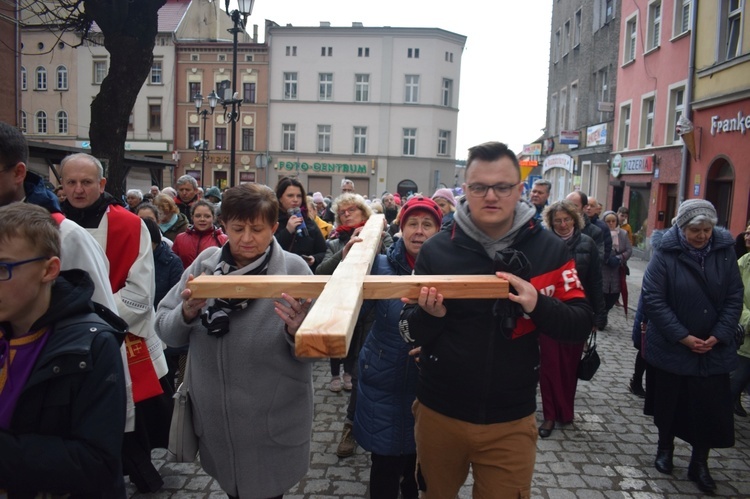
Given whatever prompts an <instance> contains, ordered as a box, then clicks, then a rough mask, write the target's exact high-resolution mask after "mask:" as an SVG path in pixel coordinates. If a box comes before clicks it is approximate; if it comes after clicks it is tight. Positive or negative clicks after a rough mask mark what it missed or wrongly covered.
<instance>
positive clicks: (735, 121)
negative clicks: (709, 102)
mask: <svg viewBox="0 0 750 499" xmlns="http://www.w3.org/2000/svg"><path fill="white" fill-rule="evenodd" d="M748 130H750V116H745V115H744V114H743V113H742V111H737V117H736V118H735V117H732V118H725V119H721V116H719V115H718V114H717V115H714V116H711V135H716V134H717V133H727V132H740V133H742V135H745V132H747V131H748Z"/></svg>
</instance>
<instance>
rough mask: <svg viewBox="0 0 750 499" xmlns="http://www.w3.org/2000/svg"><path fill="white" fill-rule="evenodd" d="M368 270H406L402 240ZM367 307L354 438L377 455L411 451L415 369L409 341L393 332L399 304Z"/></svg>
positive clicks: (390, 302)
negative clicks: (370, 310) (369, 321)
mask: <svg viewBox="0 0 750 499" xmlns="http://www.w3.org/2000/svg"><path fill="white" fill-rule="evenodd" d="M372 274H373V275H410V274H411V269H410V268H409V265H408V264H407V263H406V248H405V246H404V241H403V239H398V240H397V241H396V242H395V243H394V244H393V246H391V248H390V249H389V251H388V254H387V255H378V257H377V258H376V259H375V262H374V263H373V265H372ZM367 305H370V306H374V307H375V312H376V314H375V315H376V317H375V323H374V324H373V326H372V330H371V331H370V334H369V335H367V339H366V340H365V344H364V346H363V347H362V350H361V351H360V354H359V385H358V387H357V389H358V390H359V391H358V392H357V410H356V413H355V416H354V437H355V438H356V439H357V443H359V445H361V446H362V448H363V449H365V450H367V451H370V452H374V453H376V454H380V455H384V456H399V455H402V454H414V453H415V452H416V444H415V442H414V416H413V415H412V412H411V406H412V403H413V402H414V399H415V398H416V393H417V378H418V370H417V364H416V362H415V360H414V359H413V358H411V357H409V350H411V349H412V348H413V345H409V344H408V343H406V342H405V341H404V340H403V339H402V338H401V335H400V334H399V330H398V321H399V317H400V315H401V309H402V308H403V303H401V301H400V300H377V301H373V302H369V303H366V304H365V306H367ZM364 308H365V307H363V309H364Z"/></svg>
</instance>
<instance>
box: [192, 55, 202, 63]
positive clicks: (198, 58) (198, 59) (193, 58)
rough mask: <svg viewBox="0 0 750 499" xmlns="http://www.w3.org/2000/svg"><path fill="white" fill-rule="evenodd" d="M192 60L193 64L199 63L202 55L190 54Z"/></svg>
mask: <svg viewBox="0 0 750 499" xmlns="http://www.w3.org/2000/svg"><path fill="white" fill-rule="evenodd" d="M190 60H191V61H192V62H198V61H200V60H201V56H200V54H190Z"/></svg>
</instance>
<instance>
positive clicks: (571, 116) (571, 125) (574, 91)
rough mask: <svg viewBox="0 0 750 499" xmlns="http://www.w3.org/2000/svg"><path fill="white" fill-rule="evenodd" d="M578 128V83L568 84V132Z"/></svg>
mask: <svg viewBox="0 0 750 499" xmlns="http://www.w3.org/2000/svg"><path fill="white" fill-rule="evenodd" d="M577 128H578V83H571V84H570V106H569V108H568V130H575V129H577Z"/></svg>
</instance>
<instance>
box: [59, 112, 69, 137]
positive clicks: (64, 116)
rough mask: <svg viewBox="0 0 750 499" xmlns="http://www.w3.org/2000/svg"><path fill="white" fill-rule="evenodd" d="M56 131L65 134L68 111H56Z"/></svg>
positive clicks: (66, 131)
mask: <svg viewBox="0 0 750 499" xmlns="http://www.w3.org/2000/svg"><path fill="white" fill-rule="evenodd" d="M57 133H59V134H60V135H67V133H68V113H66V112H65V111H58V112H57Z"/></svg>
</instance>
